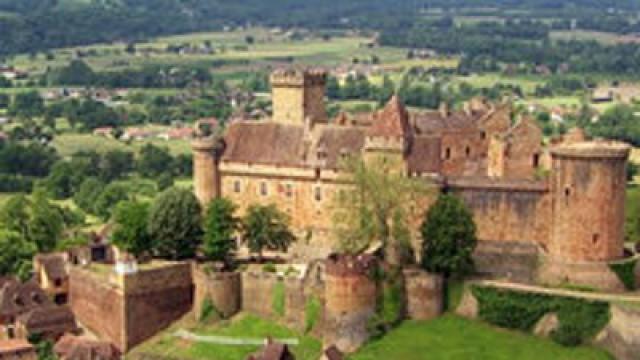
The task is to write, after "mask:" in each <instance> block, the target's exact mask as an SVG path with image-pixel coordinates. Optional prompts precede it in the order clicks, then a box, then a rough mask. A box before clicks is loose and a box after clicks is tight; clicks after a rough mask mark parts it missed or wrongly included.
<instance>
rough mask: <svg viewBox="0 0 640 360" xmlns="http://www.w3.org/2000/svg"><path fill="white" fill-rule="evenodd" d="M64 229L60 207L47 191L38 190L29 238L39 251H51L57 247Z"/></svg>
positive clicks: (34, 195) (30, 222)
mask: <svg viewBox="0 0 640 360" xmlns="http://www.w3.org/2000/svg"><path fill="white" fill-rule="evenodd" d="M63 229H64V219H63V217H62V214H61V212H60V209H59V208H58V207H56V206H55V205H53V204H51V203H50V202H49V198H48V197H47V195H46V192H45V191H43V190H42V189H40V190H36V191H35V192H34V194H33V205H32V207H31V219H30V221H29V232H28V238H29V240H30V241H31V242H33V243H34V244H35V245H36V246H37V248H38V251H39V252H50V251H53V250H54V249H55V248H56V245H57V243H58V240H59V239H60V237H61V236H62V230H63Z"/></svg>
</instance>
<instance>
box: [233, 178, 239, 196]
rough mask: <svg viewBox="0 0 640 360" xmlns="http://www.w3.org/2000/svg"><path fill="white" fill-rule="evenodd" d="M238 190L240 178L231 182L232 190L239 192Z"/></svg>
mask: <svg viewBox="0 0 640 360" xmlns="http://www.w3.org/2000/svg"><path fill="white" fill-rule="evenodd" d="M240 190H241V187H240V180H236V181H234V182H233V192H235V193H239V192H240Z"/></svg>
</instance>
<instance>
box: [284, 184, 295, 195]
mask: <svg viewBox="0 0 640 360" xmlns="http://www.w3.org/2000/svg"><path fill="white" fill-rule="evenodd" d="M284 193H285V195H286V196H287V197H288V198H290V197H292V196H293V185H291V184H287V185H285V187H284Z"/></svg>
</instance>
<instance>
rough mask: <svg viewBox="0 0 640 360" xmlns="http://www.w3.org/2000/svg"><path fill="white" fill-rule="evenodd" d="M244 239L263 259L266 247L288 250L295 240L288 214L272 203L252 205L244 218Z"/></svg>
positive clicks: (250, 248)
mask: <svg viewBox="0 0 640 360" xmlns="http://www.w3.org/2000/svg"><path fill="white" fill-rule="evenodd" d="M242 240H243V242H245V243H246V244H247V246H248V247H249V250H250V251H251V252H253V253H257V254H258V257H259V259H260V260H262V252H263V251H264V249H267V250H271V251H287V249H288V248H289V245H291V243H293V242H294V241H295V236H294V235H293V233H292V232H291V230H289V217H288V216H287V214H285V213H283V212H281V211H280V210H278V208H277V207H276V206H275V205H273V204H271V205H266V206H264V205H251V206H249V208H248V209H247V214H246V215H245V217H244V219H243V220H242Z"/></svg>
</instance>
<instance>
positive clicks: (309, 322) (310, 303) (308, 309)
mask: <svg viewBox="0 0 640 360" xmlns="http://www.w3.org/2000/svg"><path fill="white" fill-rule="evenodd" d="M321 310H322V304H320V300H318V299H317V298H316V297H315V296H311V297H309V299H307V302H306V304H305V306H304V332H305V333H309V332H310V331H311V330H313V328H314V327H315V326H316V324H317V323H318V318H319V316H320V311H321Z"/></svg>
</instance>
